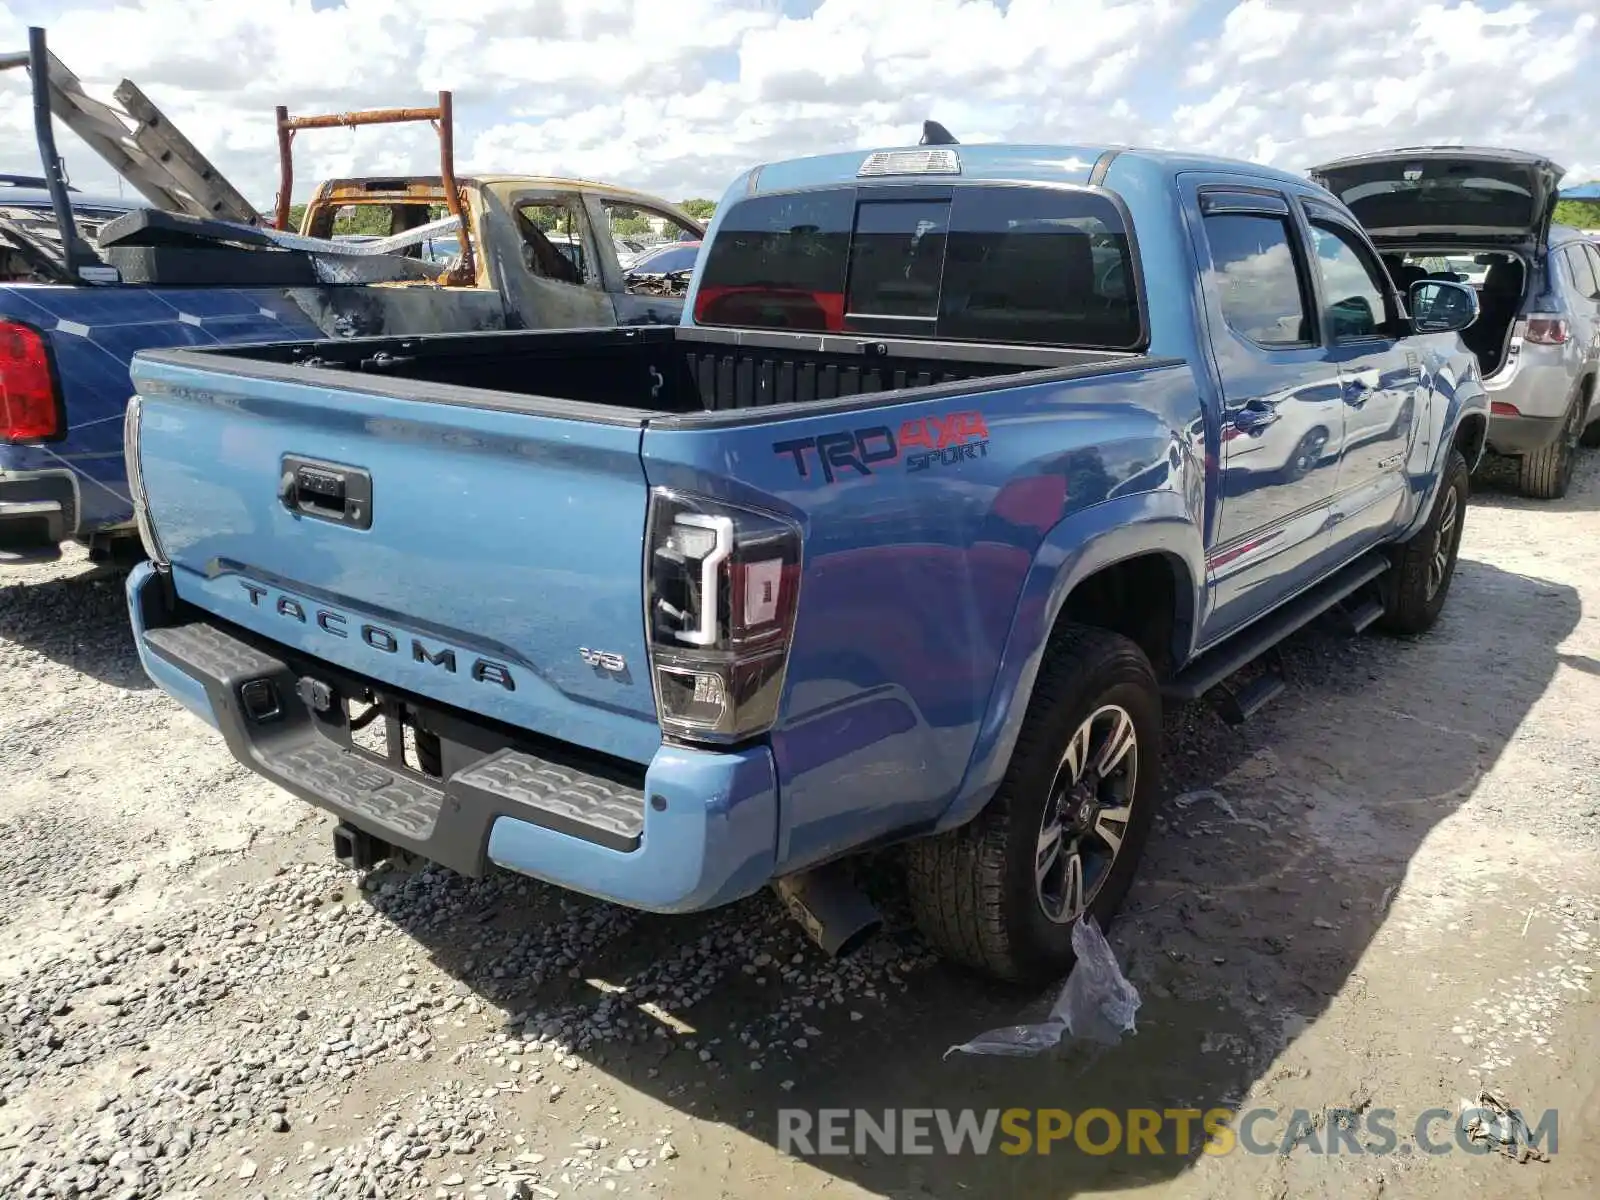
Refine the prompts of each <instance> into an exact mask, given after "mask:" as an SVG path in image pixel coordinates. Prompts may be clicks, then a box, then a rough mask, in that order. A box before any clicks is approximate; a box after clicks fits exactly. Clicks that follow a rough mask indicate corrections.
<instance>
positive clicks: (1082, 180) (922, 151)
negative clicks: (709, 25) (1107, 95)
mask: <svg viewBox="0 0 1600 1200" xmlns="http://www.w3.org/2000/svg"><path fill="white" fill-rule="evenodd" d="M941 152H948V153H952V154H954V155H955V157H956V159H957V161H958V162H959V163H960V174H959V175H951V174H926V175H922V174H921V173H920V172H917V171H908V172H904V173H902V172H893V173H888V174H879V175H873V176H870V177H864V178H867V179H869V181H870V179H896V180H906V179H914V178H918V177H922V178H926V179H927V180H928V182H930V183H934V182H944V181H960V180H973V179H979V180H1012V181H1016V182H1021V183H1066V184H1080V185H1081V184H1087V183H1088V182H1089V178H1090V176H1091V174H1093V173H1094V170H1095V165H1096V163H1099V162H1101V161H1102V160H1104V162H1105V164H1106V167H1109V166H1110V165H1111V164H1112V163H1115V164H1116V165H1117V166H1118V167H1122V168H1125V167H1128V166H1134V165H1138V166H1142V167H1144V168H1145V170H1146V171H1153V172H1155V173H1157V174H1162V175H1168V176H1170V175H1176V174H1178V173H1180V172H1183V171H1215V172H1226V173H1229V174H1241V175H1252V176H1255V177H1257V178H1260V179H1265V180H1271V181H1273V182H1277V183H1283V184H1293V185H1295V186H1296V187H1301V188H1304V187H1307V186H1314V185H1311V184H1310V181H1309V180H1308V179H1307V178H1306V176H1304V175H1299V174H1295V173H1294V172H1290V171H1283V170H1280V169H1278V168H1276V167H1267V166H1262V165H1261V164H1260V163H1253V162H1247V161H1245V160H1243V159H1235V158H1223V157H1218V156H1207V155H1195V154H1186V153H1179V152H1175V151H1169V150H1152V149H1145V148H1142V147H1131V146H1106V145H1069V144H1032V143H1013V142H977V143H957V144H953V145H948V146H887V147H878V148H869V149H862V150H849V151H844V152H841V153H834V154H819V155H813V156H811V157H808V158H792V159H786V160H784V161H782V162H774V163H767V164H764V165H763V166H760V167H757V168H756V169H755V170H754V171H752V172H750V174H749V175H748V176H747V177H746V182H745V187H744V191H745V193H746V194H747V195H759V194H762V193H766V192H786V191H793V190H796V189H800V188H809V187H826V186H828V185H830V184H841V183H846V182H854V181H855V180H856V179H857V178H858V172H860V170H861V168H862V166H863V165H864V164H865V163H866V162H867V161H868V159H869V158H872V157H873V156H875V155H876V156H881V157H885V158H887V157H888V156H902V155H903V156H906V157H908V158H909V157H911V156H917V155H927V154H929V153H935V154H937V153H941ZM1104 169H1105V168H1103V170H1104Z"/></svg>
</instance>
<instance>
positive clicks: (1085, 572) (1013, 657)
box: [937, 491, 1205, 830]
mask: <svg viewBox="0 0 1600 1200" xmlns="http://www.w3.org/2000/svg"><path fill="white" fill-rule="evenodd" d="M1145 554H1163V555H1165V556H1167V557H1168V558H1169V559H1170V560H1171V561H1172V562H1173V565H1174V566H1175V567H1176V568H1178V570H1177V600H1178V606H1179V611H1178V613H1177V614H1176V620H1175V622H1174V640H1175V642H1177V643H1178V644H1176V645H1174V646H1173V655H1174V657H1175V659H1176V660H1177V661H1179V662H1183V661H1184V660H1185V659H1187V658H1188V656H1189V655H1190V653H1191V652H1192V650H1193V646H1194V630H1195V614H1196V613H1198V612H1199V610H1200V584H1199V582H1198V581H1200V580H1203V579H1204V578H1205V551H1204V548H1203V544H1202V539H1201V533H1200V528H1199V526H1198V525H1197V524H1196V523H1195V518H1194V515H1193V513H1192V512H1191V511H1190V509H1189V506H1188V504H1187V502H1186V501H1185V499H1184V496H1183V495H1182V494H1181V493H1179V492H1175V491H1159V492H1145V493H1141V494H1138V495H1129V496H1120V497H1117V498H1115V499H1112V500H1108V501H1106V502H1105V503H1103V504H1097V505H1095V506H1094V507H1092V508H1087V509H1084V510H1082V511H1081V512H1076V513H1073V514H1072V515H1071V516H1069V517H1067V518H1066V519H1065V520H1063V521H1062V522H1061V523H1060V524H1059V525H1057V526H1056V527H1055V528H1054V529H1053V530H1051V532H1050V534H1049V535H1048V536H1047V537H1046V538H1045V540H1044V543H1043V544H1042V545H1041V546H1040V548H1039V553H1038V554H1037V555H1036V556H1035V557H1034V560H1033V565H1032V567H1031V569H1030V570H1029V572H1028V575H1027V577H1026V579H1025V581H1024V583H1023V587H1022V594H1021V596H1020V597H1019V599H1018V602H1017V610H1016V615H1015V616H1014V617H1013V618H1012V623H1011V631H1010V634H1009V635H1008V637H1007V639H1006V644H1005V649H1004V651H1003V653H1002V654H1001V658H1000V666H999V670H998V671H997V673H996V676H995V683H994V689H993V691H992V692H991V693H990V697H989V706H988V709H987V711H986V712H985V715H984V720H983V724H982V725H981V726H980V727H979V730H978V738H977V742H976V744H975V745H974V747H973V751H972V757H971V759H970V760H969V761H968V764H967V771H966V775H965V776H964V777H963V779H962V783H961V787H960V789H959V790H958V792H957V793H956V797H955V799H954V800H953V801H952V802H951V804H950V806H949V807H948V808H947V809H946V810H945V812H944V814H943V815H942V816H941V817H940V818H939V823H938V826H937V829H938V830H945V829H952V828H955V827H956V826H958V825H963V824H965V823H966V822H967V821H970V820H971V819H972V818H973V817H975V816H977V815H978V813H979V812H980V811H981V810H982V809H983V807H984V805H986V804H987V803H988V802H989V799H990V797H992V796H993V795H994V793H995V790H996V789H997V788H998V787H999V786H1000V781H1001V780H1002V779H1003V778H1004V776H1005V773H1006V768H1007V767H1008V766H1009V764H1010V762H1011V753H1012V750H1013V749H1014V748H1015V746H1016V743H1017V736H1018V734H1019V733H1020V732H1021V729H1022V721H1023V718H1024V717H1025V716H1026V714H1027V710H1028V701H1029V700H1030V698H1031V697H1032V695H1033V686H1034V681H1035V679H1036V678H1037V677H1038V674H1039V664H1040V663H1041V662H1042V661H1043V659H1044V652H1045V648H1046V646H1047V645H1048V643H1049V640H1050V633H1051V630H1052V629H1054V628H1055V623H1056V618H1057V617H1058V616H1059V615H1060V613H1061V609H1062V606H1063V605H1064V604H1065V603H1066V601H1067V597H1068V596H1069V595H1071V594H1072V590H1073V588H1075V587H1077V585H1078V584H1079V583H1081V582H1082V581H1083V580H1085V579H1087V578H1088V577H1089V576H1091V575H1093V574H1094V573H1095V572H1097V571H1100V570H1103V569H1104V568H1106V567H1109V566H1113V565H1115V564H1116V563H1119V562H1125V561H1127V560H1128V559H1132V558H1137V557H1139V556H1141V555H1145Z"/></svg>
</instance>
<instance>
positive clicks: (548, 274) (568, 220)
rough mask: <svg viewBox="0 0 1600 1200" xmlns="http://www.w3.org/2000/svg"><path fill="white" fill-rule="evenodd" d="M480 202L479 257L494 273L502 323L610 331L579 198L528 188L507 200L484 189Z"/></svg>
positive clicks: (607, 303) (611, 312) (612, 319)
mask: <svg viewBox="0 0 1600 1200" xmlns="http://www.w3.org/2000/svg"><path fill="white" fill-rule="evenodd" d="M484 201H485V204H484V215H483V219H482V221H481V223H480V226H479V229H480V234H479V237H480V241H481V242H482V247H481V249H480V253H482V254H483V255H484V256H485V258H486V260H487V261H488V262H490V263H492V264H493V266H494V271H493V273H492V277H493V278H494V279H495V280H496V281H497V284H498V286H499V289H500V292H501V295H502V296H503V297H504V298H505V302H506V307H507V309H508V313H507V315H508V318H509V317H513V316H514V317H515V319H516V323H517V324H520V327H521V328H524V329H593V328H603V327H605V326H610V325H614V324H616V311H615V309H613V307H612V304H611V297H610V295H609V294H608V293H607V292H606V290H605V284H604V276H603V274H602V271H601V265H600V263H601V260H600V257H599V246H598V245H597V242H596V239H595V236H594V230H593V228H592V227H591V225H590V222H589V215H588V211H587V207H586V206H585V204H584V202H583V196H582V195H581V194H580V193H578V192H574V191H566V190H547V189H531V188H518V189H516V190H515V191H511V192H509V193H506V192H503V191H501V190H500V189H499V188H498V187H497V186H496V185H490V186H489V187H486V188H485V190H484ZM508 323H510V322H509V321H508ZM513 327H516V325H513Z"/></svg>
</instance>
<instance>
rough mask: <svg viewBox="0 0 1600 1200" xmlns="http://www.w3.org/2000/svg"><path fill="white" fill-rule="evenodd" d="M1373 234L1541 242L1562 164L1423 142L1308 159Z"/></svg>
mask: <svg viewBox="0 0 1600 1200" xmlns="http://www.w3.org/2000/svg"><path fill="white" fill-rule="evenodd" d="M1309 174H1310V175H1311V178H1312V179H1313V180H1315V181H1316V182H1317V183H1319V184H1321V185H1322V186H1323V187H1325V188H1327V189H1328V190H1329V191H1330V192H1332V193H1333V194H1334V195H1336V196H1338V197H1339V198H1340V199H1341V200H1343V201H1344V203H1345V205H1346V206H1347V207H1348V208H1349V209H1350V211H1351V212H1352V213H1354V214H1355V216H1356V219H1357V220H1359V221H1360V222H1361V224H1362V225H1363V226H1365V227H1366V230H1367V232H1368V233H1370V234H1371V235H1372V237H1373V238H1374V239H1375V240H1378V241H1390V242H1398V241H1419V240H1426V241H1428V242H1433V243H1439V242H1449V241H1461V242H1470V243H1472V244H1473V245H1475V246H1485V245H1491V244H1501V245H1508V246H1509V245H1520V246H1523V247H1534V248H1536V247H1540V246H1543V245H1544V241H1545V237H1546V235H1547V234H1548V232H1549V229H1550V220H1551V217H1552V215H1553V214H1554V212H1555V206H1556V185H1557V184H1558V183H1559V182H1560V181H1561V177H1562V175H1564V174H1566V168H1565V167H1562V166H1559V165H1557V164H1556V163H1553V162H1551V161H1550V160H1549V159H1547V158H1542V157H1540V156H1539V155H1537V154H1529V153H1526V152H1524V151H1521V150H1497V149H1485V148H1480V147H1475V146H1422V147H1408V148H1402V149H1398V150H1381V151H1378V152H1375V153H1372V154H1360V155H1356V156H1355V157H1352V158H1343V159H1339V160H1338V161H1337V162H1331V163H1325V164H1324V165H1322V166H1320V167H1313V168H1312V169H1311V171H1310V172H1309Z"/></svg>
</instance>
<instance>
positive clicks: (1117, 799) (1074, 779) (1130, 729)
mask: <svg viewBox="0 0 1600 1200" xmlns="http://www.w3.org/2000/svg"><path fill="white" fill-rule="evenodd" d="M1138 767H1139V739H1138V734H1137V733H1136V732H1135V730H1134V726H1133V718H1132V717H1131V716H1129V715H1128V712H1127V710H1126V709H1124V708H1123V707H1122V706H1121V705H1118V704H1107V705H1103V706H1101V707H1100V708H1098V709H1096V710H1095V711H1094V712H1093V713H1091V714H1090V715H1089V717H1088V718H1087V719H1086V720H1085V721H1084V722H1083V723H1082V724H1081V725H1079V726H1078V728H1077V729H1076V730H1075V731H1074V732H1073V734H1072V737H1070V738H1069V739H1068V740H1067V747H1066V751H1065V752H1064V753H1063V754H1062V756H1061V762H1060V764H1059V765H1058V766H1057V767H1056V773H1055V778H1054V780H1053V781H1052V782H1051V785H1050V794H1049V797H1048V798H1047V799H1046V801H1045V806H1044V816H1043V818H1042V819H1041V821H1040V824H1039V840H1038V844H1037V848H1036V850H1035V853H1034V884H1035V892H1036V894H1037V896H1038V900H1039V907H1040V908H1041V909H1042V910H1043V912H1044V915H1045V916H1046V917H1048V918H1049V919H1050V920H1051V921H1053V922H1055V923H1056V924H1058V925H1065V924H1070V923H1071V922H1072V921H1075V920H1077V919H1078V917H1079V916H1081V915H1082V914H1083V912H1084V911H1085V910H1086V909H1087V908H1088V907H1089V905H1090V904H1092V903H1094V898H1095V896H1096V895H1097V894H1098V893H1099V891H1100V888H1101V887H1102V886H1103V885H1104V884H1105V881H1106V879H1107V877H1108V876H1110V874H1111V868H1112V866H1113V865H1114V864H1115V862H1116V859H1117V854H1118V852H1119V851H1120V850H1121V849H1122V842H1123V838H1124V837H1125V836H1126V835H1127V831H1128V826H1129V822H1130V821H1131V819H1132V816H1133V797H1134V792H1135V788H1136V786H1137V784H1138Z"/></svg>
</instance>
